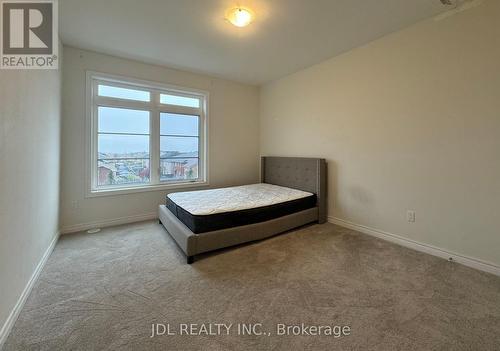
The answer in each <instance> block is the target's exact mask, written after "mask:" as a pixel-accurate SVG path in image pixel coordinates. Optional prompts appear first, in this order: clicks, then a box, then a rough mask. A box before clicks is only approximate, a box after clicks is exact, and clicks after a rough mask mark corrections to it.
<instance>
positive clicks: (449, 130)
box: [260, 0, 500, 265]
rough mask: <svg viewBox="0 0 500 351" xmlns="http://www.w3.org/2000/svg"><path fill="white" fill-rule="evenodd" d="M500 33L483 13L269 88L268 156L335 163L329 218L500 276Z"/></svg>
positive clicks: (264, 137) (495, 17) (496, 18)
mask: <svg viewBox="0 0 500 351" xmlns="http://www.w3.org/2000/svg"><path fill="white" fill-rule="evenodd" d="M499 23H500V1H496V0H489V1H485V2H484V3H483V4H482V5H481V6H479V7H476V8H473V9H470V10H468V11H465V12H462V13H459V14H456V15H455V16H452V17H448V18H445V19H443V20H441V21H434V20H432V19H431V20H427V21H424V22H421V23H419V24H417V25H415V26H412V27H410V28H408V29H405V30H403V31H400V32H397V33H394V34H392V35H389V36H387V37H384V38H382V39H380V40H377V41H375V42H372V43H370V44H369V45H366V46H364V47H361V48H358V49H355V50H352V51H350V52H348V53H346V54H343V55H341V56H338V57H335V58H332V59H330V60H328V61H325V62H323V63H321V64H318V65H316V66H313V67H310V68H308V69H305V70H303V71H300V72H298V73H296V74H293V75H290V76H288V77H285V78H283V79H281V80H278V81H275V82H272V83H270V84H267V85H266V86H264V87H263V88H262V90H261V128H260V130H261V154H262V155H294V156H319V157H325V158H327V160H328V163H329V189H330V193H329V215H330V216H332V217H337V218H340V219H344V220H348V221H351V222H354V223H357V224H361V225H365V226H369V227H371V228H375V229H379V230H383V231H386V232H390V233H393V234H398V235H402V236H404V237H406V238H409V239H413V240H416V241H419V242H422V243H426V244H430V245H434V246H437V247H440V248H443V249H446V250H450V251H453V252H456V253H459V254H463V255H466V256H469V257H473V258H478V259H481V260H484V261H489V262H492V263H494V264H496V265H500V249H499V248H500V222H499V216H498V214H499V208H500V158H499V155H500V25H499ZM332 35H341V33H332ZM408 209H413V210H415V211H416V217H417V220H416V222H415V223H414V224H410V223H408V222H407V220H406V211H407V210H408Z"/></svg>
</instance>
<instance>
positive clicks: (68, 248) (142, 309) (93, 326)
mask: <svg viewBox="0 0 500 351" xmlns="http://www.w3.org/2000/svg"><path fill="white" fill-rule="evenodd" d="M152 323H163V324H167V323H169V324H170V325H171V326H172V327H177V326H179V324H180V323H197V324H201V323H233V324H234V326H233V327H232V328H233V329H232V330H231V333H230V334H229V335H219V336H186V335H176V336H166V335H164V336H156V337H154V338H150V335H151V324H152ZM237 323H262V328H261V331H262V330H264V331H265V332H266V334H264V335H259V336H255V335H252V336H248V335H245V336H242V335H237V330H236V324H237ZM277 323H283V324H292V325H293V324H300V323H305V324H307V325H329V326H346V325H347V326H349V327H350V329H351V333H350V335H349V336H342V337H339V338H335V337H334V336H307V335H304V336H278V335H276V333H275V331H276V330H275V328H276V324H277ZM267 332H269V334H270V335H268V334H267ZM499 348H500V278H498V277H495V276H493V275H489V274H486V273H482V272H479V271H475V270H473V269H469V268H467V267H464V266H461V265H458V264H455V263H449V262H446V261H444V260H441V259H438V258H435V257H432V256H429V255H425V254H422V253H418V252H415V251H412V250H409V249H405V248H402V247H399V246H396V245H393V244H390V243H387V242H384V241H381V240H378V239H375V238H372V237H369V236H366V235H363V234H359V233H356V232H354V231H351V230H348V229H343V228H341V227H337V226H334V225H332V224H325V225H313V226H309V227H305V228H302V229H299V230H297V231H294V232H290V233H287V234H284V235H280V236H277V237H274V238H271V239H268V240H265V241H261V242H257V243H254V244H250V245H244V246H240V247H238V248H232V249H228V250H223V251H219V252H217V253H215V254H210V255H205V257H202V258H200V259H198V260H197V261H196V262H195V263H194V264H193V265H191V266H190V265H186V264H185V257H184V256H183V255H182V254H181V253H180V251H179V249H178V248H177V246H176V245H175V243H174V242H173V241H172V239H171V238H170V237H169V236H168V234H167V233H166V232H165V230H164V229H163V227H162V226H160V225H159V224H157V223H156V222H143V223H138V224H133V225H128V226H121V227H115V228H109V229H105V230H103V231H102V232H101V233H99V234H94V235H89V234H74V235H67V236H63V237H62V238H61V239H60V241H59V243H58V244H57V246H56V249H55V251H54V253H53V254H52V256H51V257H50V259H49V261H48V262H47V265H46V266H45V268H44V270H43V272H42V274H41V276H40V278H39V280H38V282H37V283H36V286H35V288H34V289H33V292H32V293H31V296H30V297H29V299H28V301H27V303H26V305H25V307H24V309H23V311H22V313H21V315H20V317H19V319H18V321H17V323H16V324H15V326H14V329H13V330H12V333H11V335H10V337H9V338H8V340H7V343H6V344H5V350H288V351H290V350H327V349H328V350H335V349H338V350H384V351H386V350H498V349H499Z"/></svg>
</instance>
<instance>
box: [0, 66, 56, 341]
mask: <svg viewBox="0 0 500 351" xmlns="http://www.w3.org/2000/svg"><path fill="white" fill-rule="evenodd" d="M60 75H61V71H60V70H0V330H1V329H2V326H3V325H4V323H5V322H6V320H7V317H8V316H9V314H10V313H11V311H12V310H13V308H14V306H15V305H16V303H17V301H18V299H19V297H20V296H21V293H22V292H23V290H24V288H25V287H26V285H27V283H28V281H29V280H30V278H31V276H32V275H33V273H34V272H35V269H36V267H37V265H38V263H39V262H40V260H41V259H42V257H43V255H44V253H45V252H46V250H47V249H48V247H49V245H50V243H51V242H52V240H53V239H54V236H55V235H56V233H57V231H58V220H59V218H58V216H59V155H60V98H61V91H60V83H61V77H60ZM0 336H5V334H3V335H0Z"/></svg>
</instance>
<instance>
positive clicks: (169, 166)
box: [87, 72, 208, 196]
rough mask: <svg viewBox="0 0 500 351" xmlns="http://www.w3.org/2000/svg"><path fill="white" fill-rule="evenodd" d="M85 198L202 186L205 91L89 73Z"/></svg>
mask: <svg viewBox="0 0 500 351" xmlns="http://www.w3.org/2000/svg"><path fill="white" fill-rule="evenodd" d="M87 85H88V87H87V89H88V96H89V101H88V104H89V113H88V118H89V123H88V125H89V128H88V132H89V133H88V135H89V137H88V138H89V145H90V148H89V150H88V152H89V157H88V158H87V159H88V161H89V167H87V168H88V174H89V182H88V183H89V192H88V195H89V196H93V195H103V194H108V193H117V192H118V193H123V192H134V191H144V190H155V189H160V188H169V187H185V186H190V185H200V184H207V167H206V164H207V157H206V155H207V147H206V143H207V138H206V130H207V116H206V108H207V104H208V101H207V100H208V94H207V93H206V92H202V91H197V90H190V89H183V88H178V87H171V86H167V85H160V84H157V83H152V82H144V81H136V80H131V79H130V80H129V79H125V78H122V77H116V76H109V75H103V74H97V73H91V72H89V73H88V74H87Z"/></svg>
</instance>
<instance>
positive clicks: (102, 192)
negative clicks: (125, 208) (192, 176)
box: [86, 181, 209, 197]
mask: <svg viewBox="0 0 500 351" xmlns="http://www.w3.org/2000/svg"><path fill="white" fill-rule="evenodd" d="M208 185H209V183H208V181H197V182H179V183H170V184H155V185H143V186H132V187H128V188H127V187H119V188H104V189H99V190H91V191H87V194H86V197H100V196H114V195H127V194H134V193H143V192H148V191H161V190H172V189H183V188H196V187H206V186H208Z"/></svg>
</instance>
